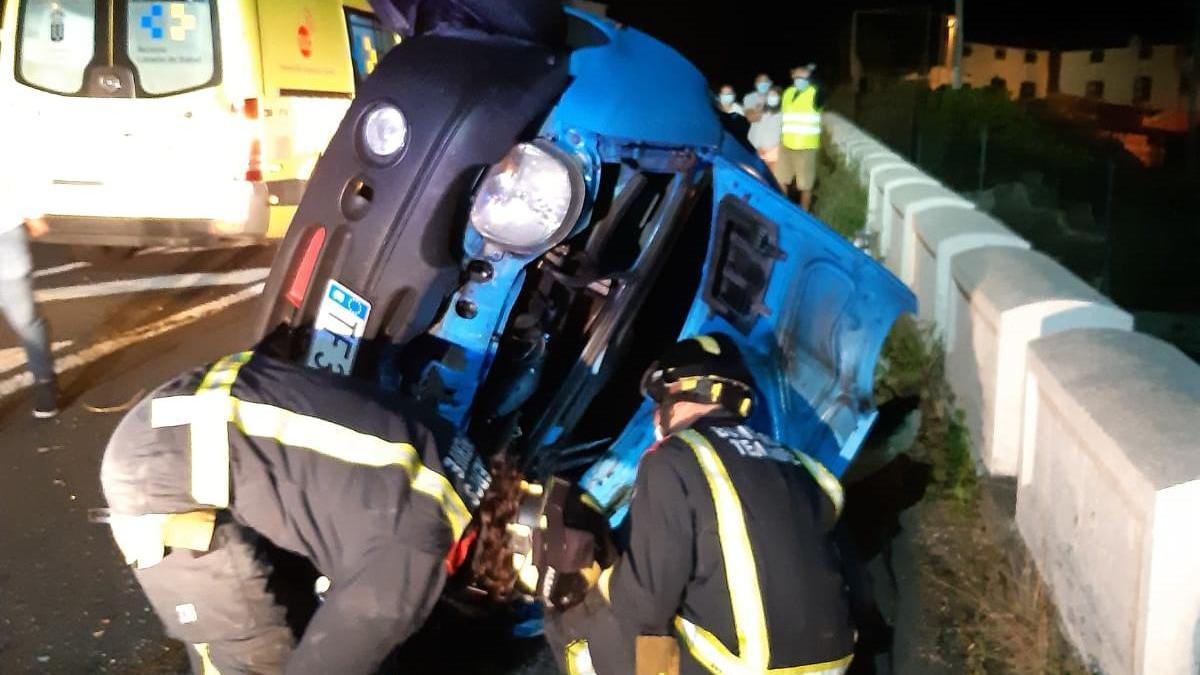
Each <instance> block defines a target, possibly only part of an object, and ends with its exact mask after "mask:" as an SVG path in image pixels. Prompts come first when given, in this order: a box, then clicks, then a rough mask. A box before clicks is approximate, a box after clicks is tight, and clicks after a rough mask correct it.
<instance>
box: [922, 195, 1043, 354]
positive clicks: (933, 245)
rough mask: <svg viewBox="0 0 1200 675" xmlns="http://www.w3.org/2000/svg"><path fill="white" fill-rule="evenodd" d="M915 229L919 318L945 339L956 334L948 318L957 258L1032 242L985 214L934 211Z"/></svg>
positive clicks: (947, 210)
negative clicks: (992, 247)
mask: <svg viewBox="0 0 1200 675" xmlns="http://www.w3.org/2000/svg"><path fill="white" fill-rule="evenodd" d="M914 229H915V232H916V237H917V245H916V254H915V255H914V256H913V269H912V271H913V279H912V281H911V282H910V284H909V285H910V286H911V287H912V289H913V291H914V292H915V293H916V294H917V299H918V301H919V302H918V311H919V314H918V318H920V319H921V320H922V321H926V322H930V323H933V324H934V325H935V326H936V327H937V334H938V335H939V336H940V337H941V338H942V339H943V340H945V339H946V338H947V337H948V336H950V335H951V334H952V333H953V330H952V328H951V326H950V325H949V323H948V319H949V315H950V298H951V290H952V286H953V280H952V277H951V274H950V265H951V263H952V262H953V260H954V257H955V256H957V255H958V254H960V253H965V252H967V251H972V250H975V249H977V248H984V247H985V246H1010V247H1014V248H1024V249H1028V248H1029V242H1027V241H1025V240H1024V239H1022V238H1021V237H1019V236H1017V234H1016V233H1015V232H1013V231H1012V230H1010V229H1008V228H1007V227H1005V226H1004V224H1003V223H1001V222H1000V221H998V220H996V219H995V218H993V217H992V216H990V215H988V214H987V213H984V212H982V211H974V210H971V211H967V210H963V209H935V210H933V211H929V212H928V213H925V214H923V215H922V216H921V217H920V218H918V219H917V221H916V226H915V228H914Z"/></svg>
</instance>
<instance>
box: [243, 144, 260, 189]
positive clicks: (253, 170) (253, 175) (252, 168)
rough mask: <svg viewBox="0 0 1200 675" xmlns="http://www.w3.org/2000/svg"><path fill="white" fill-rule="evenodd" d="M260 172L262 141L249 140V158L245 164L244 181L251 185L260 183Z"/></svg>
mask: <svg viewBox="0 0 1200 675" xmlns="http://www.w3.org/2000/svg"><path fill="white" fill-rule="evenodd" d="M262 179H263V172H262V141H260V140H258V139H257V138H252V139H250V157H249V159H248V160H247V162H246V180H247V181H249V182H251V183H261V182H262Z"/></svg>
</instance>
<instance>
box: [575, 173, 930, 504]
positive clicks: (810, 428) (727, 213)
mask: <svg viewBox="0 0 1200 675" xmlns="http://www.w3.org/2000/svg"><path fill="white" fill-rule="evenodd" d="M712 173H713V189H714V198H713V204H714V207H713V228H712V239H711V241H710V244H709V256H708V260H707V262H706V264H705V270H704V279H703V281H702V283H701V291H700V293H699V294H698V295H697V297H696V298H695V300H694V302H693V305H692V309H691V311H690V313H689V315H688V319H687V320H686V322H685V324H684V327H683V330H682V331H681V338H687V337H690V336H694V335H702V334H705V333H711V332H721V333H725V334H727V335H729V336H730V337H732V338H733V339H734V340H735V341H736V342H737V343H738V345H739V346H740V347H741V348H742V351H743V352H744V354H745V356H746V359H747V361H748V363H749V366H750V368H751V371H752V372H753V373H754V376H755V380H756V385H757V387H758V390H759V392H758V393H759V397H758V398H759V401H758V405H757V406H756V408H755V411H754V413H753V415H752V418H751V424H752V425H753V426H754V427H756V428H758V429H759V430H761V431H763V432H766V433H768V434H771V435H772V436H774V437H776V438H778V439H779V440H780V441H781V442H783V443H784V444H786V445H788V446H789V447H792V448H794V449H796V450H800V451H803V452H805V453H807V454H809V455H810V456H812V457H815V458H816V459H818V460H819V461H821V462H822V463H823V464H824V465H825V466H826V467H828V468H829V469H830V470H831V471H832V472H833V473H834V474H835V475H838V476H841V475H842V474H843V473H844V472H845V471H846V469H847V468H848V467H849V466H850V464H851V462H852V461H853V460H854V458H855V456H856V455H857V453H858V451H859V450H860V449H861V447H862V445H863V441H864V440H865V438H866V436H867V432H868V431H869V430H870V428H871V425H872V424H873V423H874V421H875V418H876V416H877V412H876V410H875V406H874V402H873V396H872V390H873V384H874V374H875V365H876V362H877V361H878V358H879V353H880V350H881V349H882V347H883V342H884V339H885V338H886V337H887V334H888V332H889V330H890V329H891V326H892V324H893V323H894V322H895V320H896V319H897V318H898V317H899V315H900V314H901V313H903V312H914V311H915V310H916V299H915V298H914V297H913V295H912V293H911V292H910V291H909V290H908V288H906V287H905V286H904V285H903V284H902V283H901V282H900V281H899V280H898V279H896V278H895V277H894V276H892V274H891V273H889V272H888V271H887V270H886V269H884V268H883V267H882V266H880V265H879V264H878V263H876V262H875V261H874V260H873V259H871V258H870V257H869V256H867V255H866V254H864V253H863V252H861V251H859V250H858V249H856V248H855V247H854V246H852V245H851V244H850V243H849V242H847V241H846V240H845V239H844V238H843V237H841V236H840V235H838V234H837V233H836V232H834V231H833V230H831V229H830V228H828V227H827V226H825V225H824V224H823V223H821V222H820V221H818V220H817V219H816V218H814V217H813V216H811V215H809V214H807V213H805V212H804V211H803V210H801V209H799V208H798V207H796V206H795V205H793V204H792V203H791V202H789V201H788V200H787V199H786V198H785V197H784V196H783V195H781V194H780V193H779V192H778V191H777V190H776V189H774V188H773V187H770V186H768V185H767V184H766V183H764V182H763V181H761V180H760V179H758V178H756V177H755V176H753V175H751V174H750V173H749V172H748V171H746V170H745V169H744V168H742V167H741V166H740V165H739V164H736V163H734V162H732V161H730V160H727V159H725V158H724V157H717V158H716V159H715V160H714V161H713V167H712ZM651 417H652V408H651V406H650V404H649V403H648V402H647V403H646V404H644V405H643V406H642V408H641V410H640V411H639V412H638V414H637V415H636V416H635V417H634V419H633V420H632V421H631V422H630V424H629V425H628V426H627V427H626V429H625V431H624V433H623V434H622V435H621V436H620V437H619V438H618V440H617V441H616V443H614V445H613V447H612V448H611V449H610V450H609V452H608V453H607V454H606V455H605V456H604V457H603V458H602V459H601V460H600V461H599V462H598V463H597V464H596V465H594V466H593V467H592V468H591V469H590V470H589V472H588V473H587V474H586V475H585V476H584V479H583V485H584V487H585V489H586V490H587V491H588V492H589V493H590V494H591V495H592V496H593V497H594V498H595V499H596V501H597V502H599V503H600V504H602V505H604V506H606V507H607V508H608V509H609V510H610V512H612V513H614V521H619V520H620V519H621V517H622V515H623V510H624V506H625V503H626V502H627V499H628V496H629V492H630V489H631V487H632V484H633V479H634V477H635V475H636V471H637V462H638V460H639V459H640V458H641V456H642V454H643V453H644V452H645V450H646V449H647V448H648V447H650V445H651V444H652V443H653V439H654V434H653V427H652V422H651Z"/></svg>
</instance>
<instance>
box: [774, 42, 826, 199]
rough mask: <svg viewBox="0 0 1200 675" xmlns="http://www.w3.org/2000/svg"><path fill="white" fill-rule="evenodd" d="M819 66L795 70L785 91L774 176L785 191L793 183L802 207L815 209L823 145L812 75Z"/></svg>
mask: <svg viewBox="0 0 1200 675" xmlns="http://www.w3.org/2000/svg"><path fill="white" fill-rule="evenodd" d="M814 70H816V66H814V65H813V64H811V63H810V64H808V65H806V66H798V67H796V68H793V69H792V86H791V87H788V88H787V90H786V91H784V92H783V102H782V103H783V147H782V149H781V150H780V153H779V163H778V164H776V168H775V178H776V180H778V181H779V185H780V187H782V188H783V190H784V192H785V193H786V192H788V191H789V190H790V189H791V188H792V186H793V185H794V186H795V187H796V190H797V191H799V193H800V206H801V208H803V209H804V210H805V211H810V210H811V209H812V190H813V185H814V184H815V183H816V181H817V150H819V149H820V147H821V110H820V108H819V107H818V106H817V88H816V86H814V85H813V84H812V82H811V81H810V78H811V77H812V74H813V71H814Z"/></svg>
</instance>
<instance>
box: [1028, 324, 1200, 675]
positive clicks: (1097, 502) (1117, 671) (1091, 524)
mask: <svg viewBox="0 0 1200 675" xmlns="http://www.w3.org/2000/svg"><path fill="white" fill-rule="evenodd" d="M1027 371H1028V374H1027V377H1026V379H1025V383H1024V389H1025V395H1024V403H1023V406H1022V408H1023V411H1022V426H1023V428H1024V435H1023V438H1022V451H1021V463H1020V479H1019V482H1018V491H1017V525H1018V528H1019V530H1020V532H1021V535H1022V537H1023V538H1024V540H1025V542H1026V543H1027V545H1028V546H1029V549H1030V552H1031V553H1032V555H1033V557H1034V559H1035V560H1036V561H1037V564H1038V568H1039V570H1040V571H1041V573H1042V576H1043V578H1045V580H1046V582H1047V584H1048V585H1049V587H1050V591H1051V594H1052V596H1053V598H1054V601H1055V603H1056V605H1057V606H1058V609H1059V612H1060V614H1061V617H1062V620H1063V623H1064V625H1065V626H1066V629H1067V633H1068V635H1069V636H1070V638H1071V639H1072V641H1073V642H1074V643H1075V645H1076V646H1077V647H1079V648H1080V650H1081V651H1082V652H1083V653H1084V654H1085V655H1086V657H1087V658H1088V660H1091V661H1094V662H1096V663H1097V664H1098V665H1099V666H1100V668H1101V669H1102V671H1103V672H1104V673H1107V674H1108V675H1150V674H1154V675H1159V674H1162V675H1184V674H1185V673H1186V674H1189V675H1191V674H1194V673H1197V672H1200V574H1197V569H1198V568H1200V537H1197V536H1196V532H1197V526H1196V518H1197V514H1200V451H1198V446H1197V439H1198V438H1200V416H1198V415H1197V414H1196V412H1197V410H1200V365H1197V364H1196V363H1195V362H1193V361H1191V360H1190V359H1189V358H1188V357H1187V356H1186V355H1184V354H1183V353H1182V352H1180V351H1179V350H1177V349H1175V348H1174V347H1172V346H1170V345H1167V344H1165V343H1163V342H1161V341H1159V340H1156V339H1154V338H1151V337H1148V336H1145V335H1140V334H1137V333H1131V332H1126V331H1122V330H1074V331H1068V332H1062V333H1058V334H1055V335H1052V336H1048V337H1043V338H1041V339H1038V340H1035V341H1033V342H1031V343H1030V345H1029V352H1028V368H1027Z"/></svg>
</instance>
